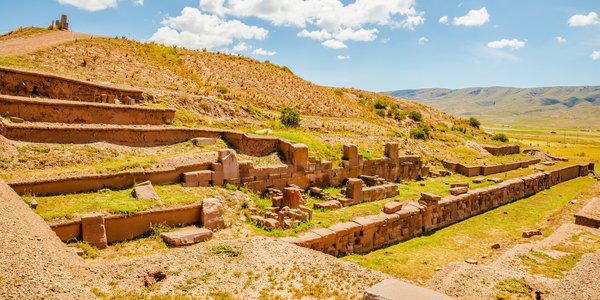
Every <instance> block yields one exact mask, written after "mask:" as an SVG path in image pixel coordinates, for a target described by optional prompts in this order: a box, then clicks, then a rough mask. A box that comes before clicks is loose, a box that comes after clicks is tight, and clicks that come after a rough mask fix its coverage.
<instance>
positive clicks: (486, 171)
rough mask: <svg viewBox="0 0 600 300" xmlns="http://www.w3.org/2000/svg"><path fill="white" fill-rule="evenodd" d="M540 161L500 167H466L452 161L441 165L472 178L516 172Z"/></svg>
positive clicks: (533, 160) (515, 163)
mask: <svg viewBox="0 0 600 300" xmlns="http://www.w3.org/2000/svg"><path fill="white" fill-rule="evenodd" d="M540 161H541V159H539V158H534V159H530V160H525V161H519V162H514V163H509V164H502V165H475V166H474V165H467V164H463V163H459V162H454V161H442V164H443V165H444V168H446V169H448V170H450V171H452V172H455V173H458V174H462V175H465V176H468V177H473V176H480V175H483V176H486V175H491V174H497V173H503V172H508V171H512V170H516V169H519V168H527V167H529V166H531V165H535V164H537V163H540Z"/></svg>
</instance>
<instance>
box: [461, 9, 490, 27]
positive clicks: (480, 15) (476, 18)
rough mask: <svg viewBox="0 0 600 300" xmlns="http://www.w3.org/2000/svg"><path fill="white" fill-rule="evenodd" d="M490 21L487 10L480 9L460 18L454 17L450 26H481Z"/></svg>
mask: <svg viewBox="0 0 600 300" xmlns="http://www.w3.org/2000/svg"><path fill="white" fill-rule="evenodd" d="M489 21H490V14H489V13H488V11H487V8H485V7H482V8H481V9H479V10H470V11H469V12H468V13H467V14H466V15H464V16H462V17H454V20H453V21H452V24H454V25H456V26H482V25H484V24H485V23H487V22H489Z"/></svg>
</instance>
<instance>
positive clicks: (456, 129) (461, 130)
mask: <svg viewBox="0 0 600 300" xmlns="http://www.w3.org/2000/svg"><path fill="white" fill-rule="evenodd" d="M452 131H458V132H462V133H467V129H466V128H464V127H462V126H460V125H452Z"/></svg>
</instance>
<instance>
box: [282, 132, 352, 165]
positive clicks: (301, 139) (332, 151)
mask: <svg viewBox="0 0 600 300" xmlns="http://www.w3.org/2000/svg"><path fill="white" fill-rule="evenodd" d="M274 135H275V136H278V137H281V138H285V139H288V140H292V141H294V142H297V143H302V144H305V145H306V146H308V151H309V154H310V155H312V156H316V157H317V158H321V159H327V160H340V159H341V156H342V147H341V145H337V144H336V145H329V144H325V143H323V142H321V141H320V140H319V139H317V138H316V137H314V136H313V135H312V134H311V133H309V132H307V131H301V130H293V129H289V130H286V131H279V130H278V131H275V132H274Z"/></svg>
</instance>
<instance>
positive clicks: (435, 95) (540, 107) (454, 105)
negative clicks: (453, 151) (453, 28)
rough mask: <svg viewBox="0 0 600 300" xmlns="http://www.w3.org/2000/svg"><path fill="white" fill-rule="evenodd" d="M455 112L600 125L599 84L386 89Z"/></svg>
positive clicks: (523, 121)
mask: <svg viewBox="0 0 600 300" xmlns="http://www.w3.org/2000/svg"><path fill="white" fill-rule="evenodd" d="M389 94H390V95H392V96H395V97H401V98H406V99H411V100H414V101H418V102H421V103H423V104H426V105H429V106H432V107H435V108H437V109H440V110H442V111H445V112H447V113H451V114H453V115H456V116H461V117H465V116H475V117H477V118H480V119H481V120H482V121H484V122H486V123H493V124H509V125H529V126H530V125H537V126H539V124H544V126H549V127H578V128H598V127H600V118H598V115H599V114H600V87H598V86H576V87H545V88H510V87H489V88H467V89H460V90H450V89H419V90H399V91H393V92H389ZM548 120H552V122H551V123H548V122H547V121H548Z"/></svg>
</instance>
